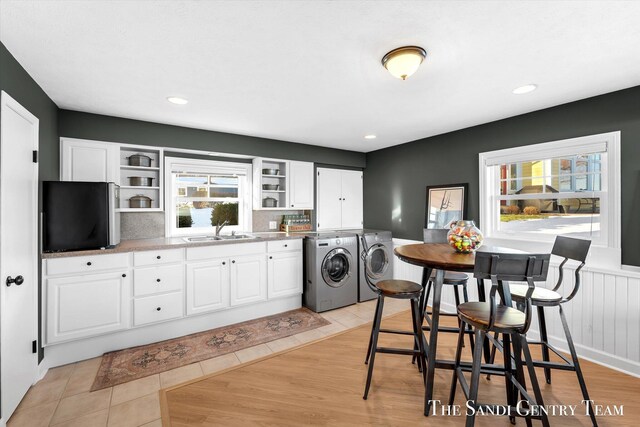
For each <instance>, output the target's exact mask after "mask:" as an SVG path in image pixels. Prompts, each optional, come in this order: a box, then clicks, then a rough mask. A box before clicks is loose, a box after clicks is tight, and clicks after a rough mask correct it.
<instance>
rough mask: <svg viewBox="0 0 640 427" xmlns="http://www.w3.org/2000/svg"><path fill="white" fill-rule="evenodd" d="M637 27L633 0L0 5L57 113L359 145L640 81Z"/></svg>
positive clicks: (4, 22)
mask: <svg viewBox="0 0 640 427" xmlns="http://www.w3.org/2000/svg"><path fill="white" fill-rule="evenodd" d="M638 22H640V2H637V1H636V2H632V1H602V2H597V1H568V2H561V1H518V2H516V1H511V2H507V1H491V2H480V1H458V2H453V1H424V2H418V1H375V2H373V1H342V2H338V1H253V2H252V1H144V0H143V1H133V0H130V1H119V2H115V1H101V0H93V1H53V0H49V1H46V0H45V1H29V0H27V1H24V0H21V1H15V0H2V1H0V40H2V42H3V43H4V44H5V46H6V47H7V48H8V49H9V51H10V52H11V53H12V54H13V55H14V56H15V57H16V58H17V60H18V61H19V62H20V63H21V64H22V65H23V66H24V68H25V69H26V70H27V71H28V72H29V74H31V76H32V77H33V78H34V79H35V80H36V81H37V82H38V83H39V84H40V85H41V86H42V88H43V89H44V90H45V92H46V93H47V94H48V95H49V96H50V97H51V98H52V99H53V100H54V101H55V102H56V103H57V104H58V106H59V107H61V108H65V109H71V110H80V111H87V112H92V113H99V114H108V115H113V116H120V117H127V118H134V119H141V120H148V121H154V122H161V123H169V124H176V125H182V126H189V127H195V128H202V129H210V130H216V131H222V132H231V133H238V134H245V135H254V136H261V137H266V138H274V139H281V140H286V141H294V142H302V143H307V144H314V145H320V146H325V147H335V148H343V149H349V150H356V151H363V152H367V151H372V150H375V149H379V148H382V147H387V146H391V145H396V144H401V143H404V142H407V141H412V140H415V139H420V138H424V137H428V136H432V135H436V134H440V133H444V132H448V131H452V130H455V129H461V128H465V127H468V126H472V125H476V124H480V123H485V122H489V121H493V120H497V119H501V118H505V117H509V116H513V115H517V114H521V113H525V112H529V111H533V110H538V109H541V108H545V107H549V106H552V105H557V104H561V103H565V102H569V101H573V100H577V99H581V98H585V97H589V96H593V95H598V94H602V93H606V92H611V91H614V90H617V89H622V88H626V87H631V86H636V85H640V25H638ZM407 44H411V45H419V46H422V47H424V48H425V49H426V50H427V52H428V56H427V59H426V60H425V62H424V63H423V65H422V67H421V68H420V69H419V70H418V72H417V73H416V74H415V75H413V76H412V77H410V78H409V79H408V80H407V81H401V80H397V79H395V78H393V77H392V76H391V75H390V74H389V73H387V71H386V70H385V69H384V68H383V67H382V66H381V65H380V59H381V58H382V56H383V55H384V54H385V53H386V52H387V51H389V50H391V49H393V48H396V47H399V46H403V45H407ZM526 83H536V84H538V85H539V88H538V90H536V91H535V92H533V93H530V94H527V95H513V94H512V93H511V91H512V90H513V89H514V88H515V87H517V86H521V85H524V84H526ZM171 95H174V96H183V97H186V98H188V99H189V101H190V102H189V104H188V105H186V106H176V105H173V104H170V103H168V102H167V101H166V99H165V98H166V97H167V96H171ZM370 133H373V134H376V135H377V136H378V138H377V139H375V140H365V139H364V138H363V136H364V135H366V134H370ZM178 144H179V141H176V145H178Z"/></svg>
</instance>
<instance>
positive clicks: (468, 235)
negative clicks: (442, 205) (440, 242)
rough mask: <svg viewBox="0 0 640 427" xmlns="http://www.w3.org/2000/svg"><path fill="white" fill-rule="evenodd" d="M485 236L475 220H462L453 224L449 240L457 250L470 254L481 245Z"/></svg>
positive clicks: (448, 235)
mask: <svg viewBox="0 0 640 427" xmlns="http://www.w3.org/2000/svg"><path fill="white" fill-rule="evenodd" d="M483 239H484V236H483V235H482V232H481V231H480V229H478V227H476V225H475V223H474V222H473V221H468V220H461V221H458V222H456V223H455V224H452V225H451V230H449V232H448V233H447V241H448V242H449V244H450V245H451V247H452V248H453V249H455V250H456V252H459V253H462V254H470V253H472V252H473V251H475V250H476V249H478V248H479V247H480V246H482V241H483Z"/></svg>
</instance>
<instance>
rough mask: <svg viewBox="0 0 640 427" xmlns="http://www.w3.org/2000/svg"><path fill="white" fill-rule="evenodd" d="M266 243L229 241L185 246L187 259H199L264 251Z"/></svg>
mask: <svg viewBox="0 0 640 427" xmlns="http://www.w3.org/2000/svg"><path fill="white" fill-rule="evenodd" d="M266 250H267V245H266V244H265V242H251V243H229V244H217V245H211V246H198V247H194V248H187V260H188V261H193V260H201V259H212V258H229V257H234V256H242V255H253V254H259V253H265V252H266Z"/></svg>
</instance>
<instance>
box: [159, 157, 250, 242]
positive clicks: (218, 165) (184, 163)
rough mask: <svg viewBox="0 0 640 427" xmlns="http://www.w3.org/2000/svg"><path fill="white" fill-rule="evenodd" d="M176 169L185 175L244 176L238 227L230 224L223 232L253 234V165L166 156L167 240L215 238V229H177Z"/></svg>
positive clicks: (239, 195)
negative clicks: (204, 236)
mask: <svg viewBox="0 0 640 427" xmlns="http://www.w3.org/2000/svg"><path fill="white" fill-rule="evenodd" d="M175 170H184V171H185V172H194V173H198V172H201V173H208V174H215V173H222V174H225V173H230V174H237V175H241V176H243V180H244V183H243V184H242V185H240V187H239V189H238V191H239V193H238V197H239V198H240V200H241V201H240V204H239V206H238V209H239V210H241V211H242V212H239V215H238V216H239V217H240V218H239V220H240V221H239V222H240V223H239V224H238V225H237V226H232V225H227V226H225V227H224V229H223V233H225V234H228V233H230V232H231V231H236V232H251V231H252V223H253V218H252V214H253V210H252V209H253V208H252V193H251V191H252V188H253V182H252V180H253V174H252V165H251V164H250V163H236V162H222V161H215V160H201V159H189V158H184V157H165V158H164V184H165V185H164V193H165V194H164V195H165V197H164V200H165V204H166V208H165V210H164V212H165V221H164V223H165V235H166V236H167V237H180V236H194V235H212V234H215V227H214V226H211V227H209V228H205V227H196V228H192V227H185V228H178V227H176V226H175V218H176V206H175V203H174V197H175V195H174V194H173V191H174V189H175V186H174V185H173V180H172V174H173V171H175Z"/></svg>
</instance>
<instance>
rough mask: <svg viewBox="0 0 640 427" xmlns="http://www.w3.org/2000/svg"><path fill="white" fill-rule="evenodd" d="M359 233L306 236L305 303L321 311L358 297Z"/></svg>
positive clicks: (310, 307)
mask: <svg viewBox="0 0 640 427" xmlns="http://www.w3.org/2000/svg"><path fill="white" fill-rule="evenodd" d="M357 239H358V238H357V236H356V234H355V233H343V232H319V233H310V234H308V235H307V237H306V238H305V239H304V249H305V255H304V256H305V280H304V293H303V298H302V300H303V304H304V306H305V307H308V308H309V309H311V310H313V311H315V312H317V313H320V312H322V311H327V310H332V309H334V308H338V307H344V306H346V305H351V304H355V303H356V302H357V301H358V261H357V260H358V240H357Z"/></svg>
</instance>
